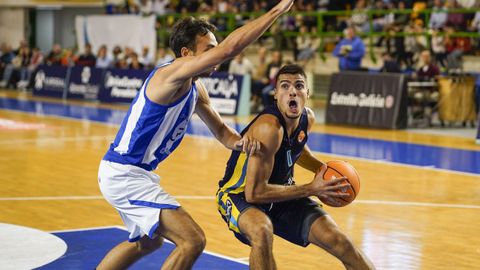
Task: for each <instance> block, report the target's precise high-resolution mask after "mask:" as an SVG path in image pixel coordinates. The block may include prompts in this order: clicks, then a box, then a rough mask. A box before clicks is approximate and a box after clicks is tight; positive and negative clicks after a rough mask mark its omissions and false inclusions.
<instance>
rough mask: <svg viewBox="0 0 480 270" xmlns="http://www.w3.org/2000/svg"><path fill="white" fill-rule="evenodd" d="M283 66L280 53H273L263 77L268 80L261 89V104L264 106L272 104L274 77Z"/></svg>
mask: <svg viewBox="0 0 480 270" xmlns="http://www.w3.org/2000/svg"><path fill="white" fill-rule="evenodd" d="M282 65H283V56H282V52H281V51H278V50H277V51H273V52H272V59H271V61H270V63H269V64H268V65H267V71H266V72H265V76H266V77H267V78H268V84H267V86H265V87H264V88H263V89H262V103H263V105H264V106H268V105H272V104H273V94H274V91H273V90H274V88H275V84H276V82H275V77H276V76H277V73H278V71H279V70H280V68H281V67H282Z"/></svg>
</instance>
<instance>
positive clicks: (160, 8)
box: [153, 0, 170, 16]
mask: <svg viewBox="0 0 480 270" xmlns="http://www.w3.org/2000/svg"><path fill="white" fill-rule="evenodd" d="M169 4H170V0H154V1H153V12H154V13H155V14H157V15H160V16H161V15H165V14H167V6H168V5H169Z"/></svg>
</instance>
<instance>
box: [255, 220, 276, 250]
mask: <svg viewBox="0 0 480 270" xmlns="http://www.w3.org/2000/svg"><path fill="white" fill-rule="evenodd" d="M249 236H250V237H249V238H250V242H251V244H252V246H264V245H269V244H271V243H272V242H273V225H272V223H271V222H263V223H259V224H255V225H252V226H251V228H250V233H249Z"/></svg>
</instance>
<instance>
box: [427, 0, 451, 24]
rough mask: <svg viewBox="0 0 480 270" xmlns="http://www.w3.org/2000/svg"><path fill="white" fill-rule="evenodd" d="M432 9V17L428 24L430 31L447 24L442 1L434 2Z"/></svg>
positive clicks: (436, 0)
mask: <svg viewBox="0 0 480 270" xmlns="http://www.w3.org/2000/svg"><path fill="white" fill-rule="evenodd" d="M433 5H434V6H433V8H432V15H431V16H430V21H429V23H428V28H430V29H440V28H443V27H444V26H445V24H446V23H447V11H448V9H447V8H446V7H445V6H444V4H443V1H442V0H435V1H434V4H433Z"/></svg>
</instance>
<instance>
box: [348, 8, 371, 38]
mask: <svg viewBox="0 0 480 270" xmlns="http://www.w3.org/2000/svg"><path fill="white" fill-rule="evenodd" d="M367 12H368V7H367V3H366V1H365V0H358V1H356V3H355V8H354V9H353V11H352V17H351V18H350V24H351V25H352V26H353V27H354V28H355V30H356V31H357V32H365V33H366V32H369V29H370V25H369V23H368V13H367Z"/></svg>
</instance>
